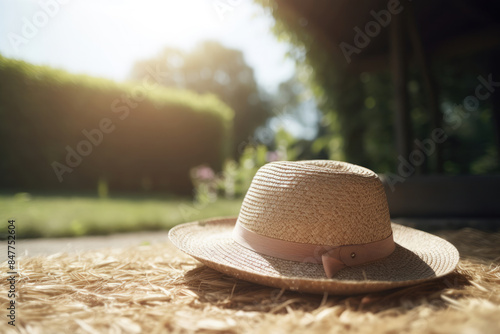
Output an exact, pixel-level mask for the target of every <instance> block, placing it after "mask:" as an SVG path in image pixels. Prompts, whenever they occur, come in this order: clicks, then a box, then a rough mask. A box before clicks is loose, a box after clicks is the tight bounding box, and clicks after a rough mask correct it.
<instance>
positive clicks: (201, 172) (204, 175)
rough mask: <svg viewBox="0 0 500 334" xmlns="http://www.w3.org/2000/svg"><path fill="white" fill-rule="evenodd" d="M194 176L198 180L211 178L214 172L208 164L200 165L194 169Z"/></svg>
mask: <svg viewBox="0 0 500 334" xmlns="http://www.w3.org/2000/svg"><path fill="white" fill-rule="evenodd" d="M195 175H196V178H197V179H200V180H211V179H213V178H214V176H215V174H214V171H213V170H212V168H210V167H208V166H200V167H198V168H197V169H196V174H195Z"/></svg>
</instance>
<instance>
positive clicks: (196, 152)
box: [0, 56, 233, 193]
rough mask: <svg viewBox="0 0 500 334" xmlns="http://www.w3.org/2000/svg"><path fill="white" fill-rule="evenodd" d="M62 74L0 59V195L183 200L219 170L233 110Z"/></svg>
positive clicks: (206, 98)
mask: <svg viewBox="0 0 500 334" xmlns="http://www.w3.org/2000/svg"><path fill="white" fill-rule="evenodd" d="M155 75H159V74H155V73H153V72H152V74H151V75H150V76H147V77H145V78H144V80H143V82H142V83H141V84H139V85H129V84H117V83H115V82H113V81H109V80H105V79H99V78H93V77H89V76H84V75H72V74H68V73H66V72H64V71H60V70H55V69H52V68H49V67H43V66H35V65H31V64H28V63H25V62H22V61H18V60H12V59H7V58H4V57H1V56H0V155H1V157H0V187H1V188H3V189H6V188H11V189H23V190H35V189H36V190H48V189H50V190H53V189H64V190H87V189H96V186H97V183H98V180H106V182H107V183H108V185H109V187H110V189H111V190H119V191H137V190H141V189H151V190H161V191H171V192H175V193H187V192H190V191H191V182H190V180H189V169H190V168H191V167H194V166H196V165H200V164H203V163H205V164H208V165H210V166H212V167H213V168H215V169H219V168H220V167H221V165H222V162H223V160H224V158H225V156H226V153H228V152H229V149H230V148H229V147H227V145H228V143H229V141H228V138H229V134H230V131H231V120H232V117H233V111H232V110H231V109H230V108H229V107H228V106H227V105H225V104H223V103H222V102H221V101H220V100H218V99H217V98H216V97H215V96H213V95H198V94H195V93H192V92H189V91H182V90H173V89H165V88H160V86H157V85H155V79H154V76H155Z"/></svg>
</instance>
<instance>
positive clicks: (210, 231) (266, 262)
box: [169, 218, 459, 295]
mask: <svg viewBox="0 0 500 334" xmlns="http://www.w3.org/2000/svg"><path fill="white" fill-rule="evenodd" d="M235 223H236V218H219V219H212V220H207V221H200V222H192V223H185V224H181V225H178V226H176V227H174V228H173V229H171V230H170V232H169V238H170V240H171V241H172V243H173V244H174V245H175V246H176V247H177V248H179V249H180V250H182V251H183V252H185V253H187V254H189V255H191V256H192V257H194V258H196V259H197V260H199V261H200V262H202V263H204V264H205V265H207V266H208V267H211V268H213V269H215V270H217V271H220V272H222V273H225V274H228V275H230V276H233V277H236V278H239V279H242V280H246V281H250V282H254V283H258V284H262V285H267V286H271V287H276V288H284V289H288V290H296V291H301V292H309V293H324V292H328V293H331V294H338V295H346V294H355V293H365V292H374V291H380V290H386V289H392V288H397V287H403V286H408V285H414V284H418V283H421V282H424V281H428V280H432V279H436V278H438V277H442V276H444V275H446V274H449V273H450V272H452V271H453V270H454V269H455V267H456V266H457V264H458V261H459V253H458V251H457V249H456V248H455V246H453V245H452V244H450V243H449V242H447V241H446V240H444V239H442V238H439V237H437V236H435V235H432V234H429V233H426V232H422V231H419V230H415V229H413V228H410V227H405V226H402V225H399V224H395V223H391V224H392V230H393V236H394V241H395V243H396V249H395V251H394V252H393V253H392V254H391V255H389V256H388V257H386V258H385V259H382V260H379V261H375V262H372V263H369V264H365V265H361V266H356V267H346V268H344V269H341V270H340V271H339V272H338V273H337V274H336V275H335V276H334V277H333V278H327V277H326V275H325V273H324V270H323V267H322V265H320V264H314V263H303V262H295V261H288V260H283V259H279V258H275V257H272V256H267V255H262V254H259V253H256V252H254V251H252V250H250V249H247V248H245V247H243V246H241V245H240V244H238V243H236V242H235V241H234V240H233V239H232V236H231V233H232V230H233V227H234V224H235Z"/></svg>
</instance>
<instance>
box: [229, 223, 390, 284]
mask: <svg viewBox="0 0 500 334" xmlns="http://www.w3.org/2000/svg"><path fill="white" fill-rule="evenodd" d="M233 239H234V241H236V242H237V243H238V244H240V245H241V246H243V247H245V248H248V249H250V250H252V251H255V252H257V253H260V254H262V255H268V256H272V257H276V258H280V259H283V260H290V261H298V262H307V263H317V264H322V265H323V269H324V271H325V274H326V276H327V277H328V278H332V277H333V276H335V274H336V273H337V272H339V270H341V269H342V268H345V267H352V266H357V265H361V264H366V263H369V262H373V261H377V260H381V259H383V258H385V257H387V256H389V255H391V254H392V252H393V251H394V249H395V248H396V245H395V243H394V239H393V236H392V233H391V234H390V235H389V236H388V237H387V238H385V239H382V240H378V241H374V242H370V243H366V244H356V245H342V246H324V245H313V244H302V243H297V242H292V241H287V240H281V239H276V238H271V237H268V236H265V235H261V234H258V233H255V232H253V231H250V230H247V229H246V228H244V227H243V226H241V225H240V224H239V223H236V225H235V226H234V230H233ZM318 249H322V250H324V251H322V253H321V255H320V256H318Z"/></svg>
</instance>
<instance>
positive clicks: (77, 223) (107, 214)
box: [0, 193, 242, 238]
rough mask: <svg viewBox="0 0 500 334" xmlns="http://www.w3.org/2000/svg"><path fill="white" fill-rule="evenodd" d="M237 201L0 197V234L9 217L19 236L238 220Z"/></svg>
mask: <svg viewBox="0 0 500 334" xmlns="http://www.w3.org/2000/svg"><path fill="white" fill-rule="evenodd" d="M241 201H242V200H241V199H235V200H225V199H220V200H218V201H216V202H215V203H210V204H208V205H200V204H195V203H193V201H191V200H188V199H173V198H159V197H152V198H142V197H131V196H128V197H126V196H123V197H118V198H104V199H102V198H97V197H92V196H83V195H79V196H78V195H71V196H48V195H43V196H42V195H40V196H37V195H28V194H23V193H21V194H16V195H0V219H1V220H2V221H1V224H0V226H1V227H2V231H1V232H0V233H1V234H4V233H5V231H6V224H7V220H8V219H15V220H16V226H17V228H16V232H17V236H18V237H19V238H37V237H63V236H80V235H90V234H93V235H96V234H109V233H113V232H129V231H146V230H164V229H169V228H171V227H172V226H174V225H176V224H179V223H183V222H188V221H195V220H198V219H204V218H210V217H221V216H236V215H238V211H239V208H240V205H241Z"/></svg>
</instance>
